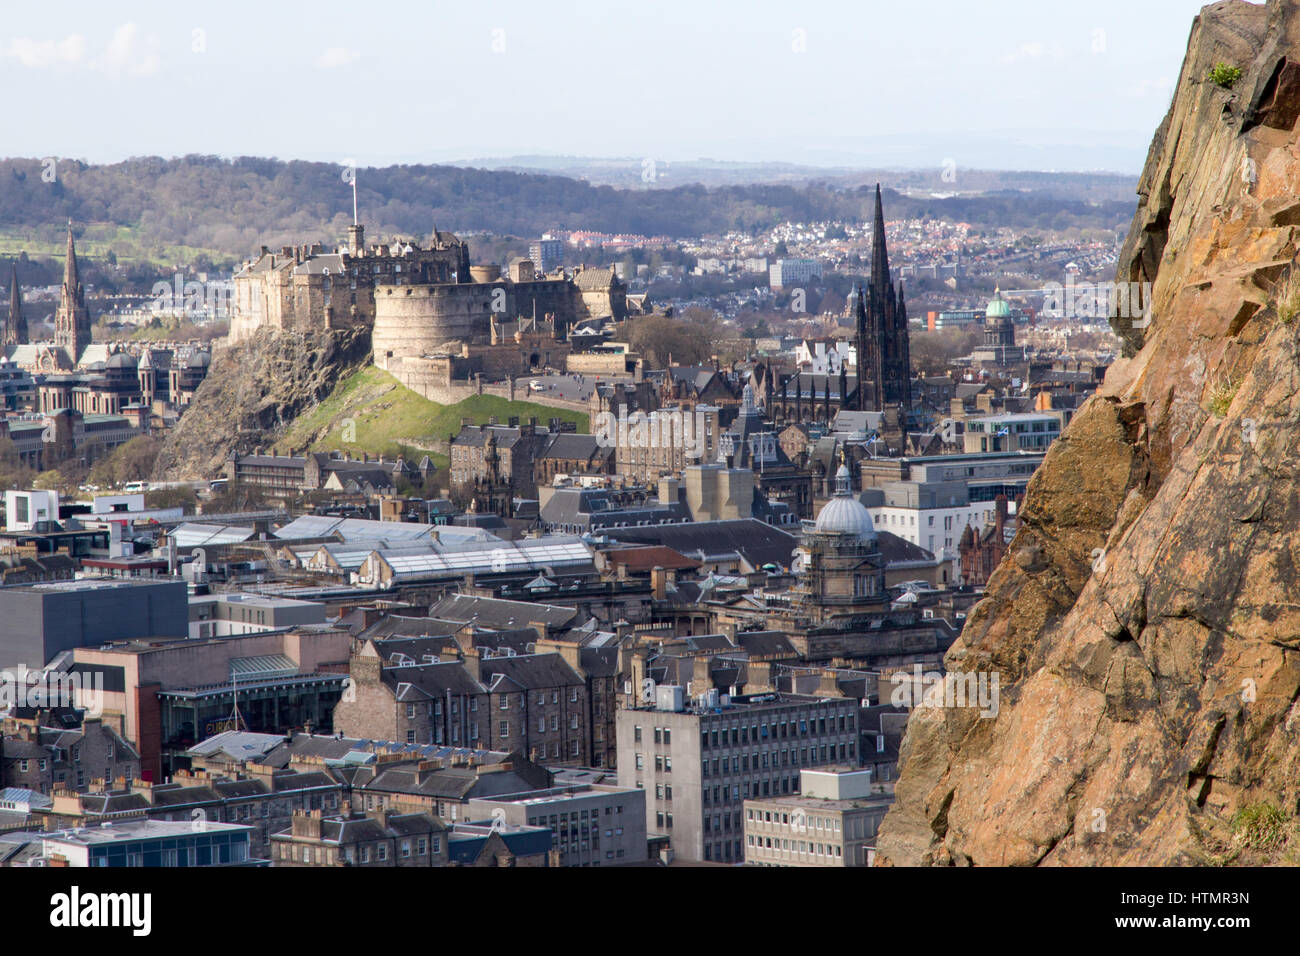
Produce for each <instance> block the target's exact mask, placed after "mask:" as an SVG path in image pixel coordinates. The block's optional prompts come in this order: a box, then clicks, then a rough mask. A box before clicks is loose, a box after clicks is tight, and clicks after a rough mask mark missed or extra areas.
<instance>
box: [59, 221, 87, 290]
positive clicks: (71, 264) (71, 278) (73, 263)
mask: <svg viewBox="0 0 1300 956" xmlns="http://www.w3.org/2000/svg"><path fill="white" fill-rule="evenodd" d="M63 288H65V289H67V290H68V294H69V295H70V296H72V298H73V300H74V301H76V302H80V301H81V300H82V298H83V296H82V292H81V279H80V277H79V276H78V275H77V249H76V247H75V246H74V245H73V244H72V220H71V219H69V220H68V253H67V255H66V256H65V257H64V260H63Z"/></svg>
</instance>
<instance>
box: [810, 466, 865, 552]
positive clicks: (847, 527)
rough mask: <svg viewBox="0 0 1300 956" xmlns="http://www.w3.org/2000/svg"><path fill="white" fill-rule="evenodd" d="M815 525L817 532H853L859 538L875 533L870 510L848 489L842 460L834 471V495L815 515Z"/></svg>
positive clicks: (846, 472)
mask: <svg viewBox="0 0 1300 956" xmlns="http://www.w3.org/2000/svg"><path fill="white" fill-rule="evenodd" d="M815 527H816V531H817V532H818V533H819V534H854V535H857V536H858V537H860V538H874V537H875V535H876V524H875V522H874V521H872V520H871V512H869V511H867V509H866V508H865V507H863V505H862V502H860V501H859V500H858V499H857V498H855V497H853V493H852V492H851V491H850V490H849V468H848V466H847V465H845V464H844V463H843V462H841V463H840V467H839V470H838V471H837V472H835V497H834V498H832V499H831V500H830V501H828V502H826V505H825V507H823V508H822V510H821V512H820V513H819V514H818V515H817V524H816V526H815Z"/></svg>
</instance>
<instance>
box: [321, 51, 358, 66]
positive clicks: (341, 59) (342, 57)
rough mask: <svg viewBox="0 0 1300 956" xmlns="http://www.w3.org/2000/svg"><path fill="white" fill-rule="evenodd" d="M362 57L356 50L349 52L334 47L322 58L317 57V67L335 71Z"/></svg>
mask: <svg viewBox="0 0 1300 956" xmlns="http://www.w3.org/2000/svg"><path fill="white" fill-rule="evenodd" d="M360 57H361V54H360V53H358V52H357V51H356V50H348V49H345V48H343V47H341V46H332V47H330V48H329V49H328V50H326V51H325V52H324V53H322V54H321V55H320V56H318V57H316V66H317V67H319V68H320V69H322V70H333V69H337V68H338V67H341V66H347V65H348V64H349V63H351V62H352V61H354V60H357V59H359V58H360Z"/></svg>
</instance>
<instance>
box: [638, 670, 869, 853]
mask: <svg viewBox="0 0 1300 956" xmlns="http://www.w3.org/2000/svg"><path fill="white" fill-rule="evenodd" d="M617 734H618V781H619V784H620V785H622V786H624V787H639V788H642V789H644V790H645V791H646V829H647V832H648V833H649V834H651V835H662V836H667V837H669V839H670V840H671V843H672V850H673V855H674V857H675V858H676V859H678V860H683V861H689V862H697V861H709V862H719V863H741V862H743V861H744V859H745V852H744V825H743V820H742V816H743V813H742V811H743V808H744V801H745V800H749V799H757V798H765V797H767V798H770V797H780V796H789V795H790V794H797V793H798V792H799V785H800V781H799V771H800V770H802V769H803V768H806V767H819V766H828V765H832V764H833V765H843V764H845V763H853V764H856V763H857V761H858V747H857V742H858V702H857V701H856V700H853V699H851V698H844V699H838V698H818V697H812V696H804V695H797V694H760V695H756V696H752V697H728V696H726V695H720V694H718V693H717V692H716V691H710V692H709V693H706V694H704V695H702V696H700V697H698V698H695V699H693V700H687V699H686V698H685V688H682V687H680V686H662V687H658V688H655V697H654V699H653V703H652V704H649V703H648V704H645V705H643V706H640V707H636V708H631V709H626V710H620V711H619V713H618V718H617Z"/></svg>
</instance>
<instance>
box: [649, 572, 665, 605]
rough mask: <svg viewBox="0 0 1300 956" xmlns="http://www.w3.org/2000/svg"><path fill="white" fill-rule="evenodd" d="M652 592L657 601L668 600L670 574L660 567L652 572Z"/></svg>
mask: <svg viewBox="0 0 1300 956" xmlns="http://www.w3.org/2000/svg"><path fill="white" fill-rule="evenodd" d="M650 590H651V591H653V592H654V599H655V600H656V601H664V600H667V598H668V572H667V571H665V570H664V569H663V568H662V567H660V566H658V565H655V567H654V568H652V569H651V570H650Z"/></svg>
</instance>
